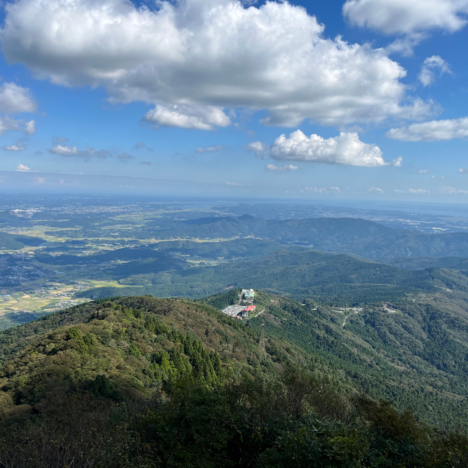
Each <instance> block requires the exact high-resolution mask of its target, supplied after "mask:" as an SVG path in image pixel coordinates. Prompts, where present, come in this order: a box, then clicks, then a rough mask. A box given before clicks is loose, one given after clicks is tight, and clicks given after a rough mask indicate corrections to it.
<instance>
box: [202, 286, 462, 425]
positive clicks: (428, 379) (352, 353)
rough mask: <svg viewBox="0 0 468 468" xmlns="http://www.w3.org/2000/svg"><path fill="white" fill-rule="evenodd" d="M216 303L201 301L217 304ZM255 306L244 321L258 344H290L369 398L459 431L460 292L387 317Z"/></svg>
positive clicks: (276, 301)
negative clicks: (260, 337) (262, 338)
mask: <svg viewBox="0 0 468 468" xmlns="http://www.w3.org/2000/svg"><path fill="white" fill-rule="evenodd" d="M222 296H223V295H220V296H215V297H213V298H208V299H206V301H207V302H208V303H214V302H216V303H222ZM224 296H226V299H227V300H229V297H228V296H229V294H228V293H226V294H224ZM452 296H455V298H453V297H452ZM255 301H256V304H257V308H258V309H259V310H263V311H264V312H263V313H262V314H261V315H259V316H258V317H257V318H251V319H250V321H249V325H250V326H251V327H252V328H253V329H255V330H257V331H260V325H261V323H262V322H263V323H264V324H265V334H266V336H269V337H275V338H282V339H285V340H287V341H288V342H291V343H295V344H296V345H297V346H299V347H301V348H302V349H303V350H304V351H306V352H308V353H310V354H311V355H313V356H314V357H315V358H316V359H318V360H319V361H320V362H323V363H324V364H325V365H326V366H328V367H329V368H331V369H334V370H335V371H337V372H340V373H341V375H342V376H344V377H346V378H347V379H349V380H350V381H352V382H353V385H355V386H356V387H357V388H362V389H363V390H364V391H365V393H367V394H368V395H371V396H372V397H373V398H381V399H384V400H388V401H390V402H391V403H392V404H393V405H395V406H396V407H397V408H399V409H405V408H412V409H414V410H415V411H416V413H417V414H418V416H419V417H420V418H421V419H422V420H424V421H426V422H428V423H434V422H436V424H438V425H442V426H445V427H456V426H457V425H461V426H463V427H465V428H466V427H467V421H468V406H467V401H468V361H467V359H466V357H467V356H468V307H467V303H468V302H467V301H468V294H467V293H466V292H451V293H450V292H447V291H445V292H443V293H441V294H439V295H437V296H436V297H433V296H427V298H426V299H425V298H423V297H421V298H418V302H413V301H412V300H411V301H407V300H403V301H399V302H395V303H393V304H392V306H391V308H390V310H391V312H388V310H387V309H386V308H384V307H382V306H374V307H370V306H365V307H364V308H362V309H356V310H348V311H346V310H344V309H343V310H335V309H334V308H330V307H328V306H325V305H323V304H320V303H316V302H311V301H307V300H306V301H305V303H303V304H301V303H298V302H296V301H293V300H291V299H289V298H284V297H279V296H272V295H269V294H265V293H264V292H261V291H260V292H258V293H257V297H256V299H255ZM457 301H458V302H457ZM457 304H458V305H457ZM344 324H345V325H344Z"/></svg>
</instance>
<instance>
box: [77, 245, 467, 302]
mask: <svg viewBox="0 0 468 468" xmlns="http://www.w3.org/2000/svg"><path fill="white" fill-rule="evenodd" d="M445 276H446V275H445V274H444V272H442V273H441V272H439V270H438V269H432V270H431V269H427V270H420V271H410V270H406V269H399V268H394V267H391V266H388V265H382V264H379V263H374V262H371V261H367V260H363V259H359V258H355V257H351V256H349V255H342V254H335V255H333V254H326V253H322V252H315V251H311V250H305V251H301V252H294V251H290V250H278V251H276V252H274V253H272V254H270V255H268V256H266V257H263V258H261V259H258V260H253V261H249V262H238V263H227V264H222V265H218V266H215V267H201V268H191V269H189V270H183V271H165V272H162V273H148V274H143V272H142V273H141V274H136V275H133V276H128V277H127V278H126V279H122V280H120V283H121V284H123V285H125V284H126V285H129V286H131V285H134V286H138V287H137V288H136V287H124V288H97V289H92V290H88V291H84V292H83V293H80V294H79V295H78V297H90V298H92V299H99V298H103V297H109V296H114V295H136V294H152V295H155V296H160V297H161V296H162V297H166V296H185V297H192V298H194V297H195V298H196V297H202V296H204V295H211V294H216V293H218V292H222V291H223V290H226V288H229V287H247V286H249V287H253V288H256V289H265V290H269V291H271V292H276V293H279V294H289V295H293V296H295V297H320V298H321V299H323V300H327V301H334V302H342V303H360V302H369V301H370V302H372V301H382V300H383V301H385V300H391V299H395V298H398V297H402V296H403V295H404V294H407V293H410V292H416V293H417V292H421V291H431V290H433V289H434V288H435V287H437V286H440V287H444V286H445V283H444V278H445ZM458 283H459V284H460V287H463V286H462V285H463V284H465V283H466V284H468V277H465V276H464V275H463V274H459V277H458Z"/></svg>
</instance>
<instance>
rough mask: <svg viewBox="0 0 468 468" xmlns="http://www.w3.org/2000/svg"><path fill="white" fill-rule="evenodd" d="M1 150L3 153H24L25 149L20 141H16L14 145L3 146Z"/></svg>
mask: <svg viewBox="0 0 468 468" xmlns="http://www.w3.org/2000/svg"><path fill="white" fill-rule="evenodd" d="M2 149H3V150H5V151H24V150H25V149H26V146H25V144H24V143H23V142H22V141H21V140H20V141H17V142H16V143H15V144H14V145H11V146H9V145H3V146H2Z"/></svg>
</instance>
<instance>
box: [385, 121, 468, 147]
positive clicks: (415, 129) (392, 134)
mask: <svg viewBox="0 0 468 468" xmlns="http://www.w3.org/2000/svg"><path fill="white" fill-rule="evenodd" d="M387 137H388V138H393V139H394V140H403V141H438V140H452V139H453V138H466V137H468V117H464V118H461V119H451V120H432V121H430V122H423V123H416V124H411V125H409V126H408V127H400V128H392V129H390V130H389V131H388V132H387Z"/></svg>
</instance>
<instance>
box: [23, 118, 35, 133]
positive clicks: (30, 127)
mask: <svg viewBox="0 0 468 468" xmlns="http://www.w3.org/2000/svg"><path fill="white" fill-rule="evenodd" d="M24 133H26V135H34V134H35V133H36V121H35V120H30V121H29V122H25V123H24Z"/></svg>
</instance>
